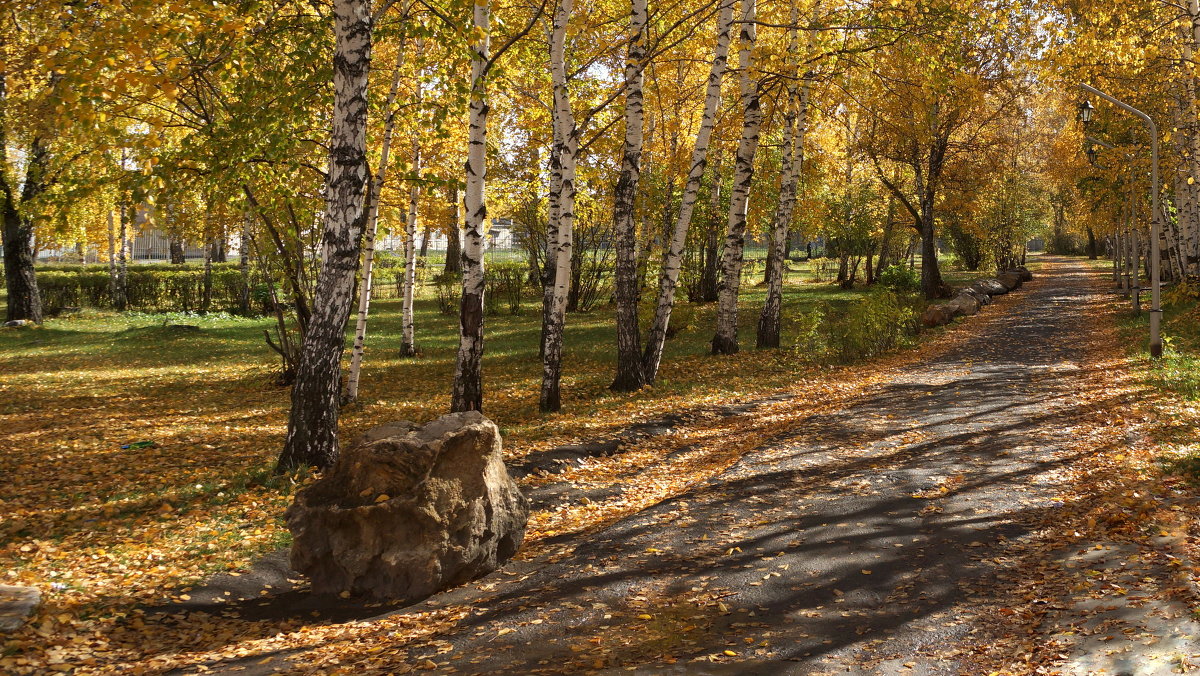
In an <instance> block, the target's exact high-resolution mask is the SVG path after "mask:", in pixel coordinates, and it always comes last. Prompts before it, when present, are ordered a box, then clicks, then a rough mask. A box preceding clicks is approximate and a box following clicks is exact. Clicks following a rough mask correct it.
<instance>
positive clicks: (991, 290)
mask: <svg viewBox="0 0 1200 676" xmlns="http://www.w3.org/2000/svg"><path fill="white" fill-rule="evenodd" d="M971 288H972V289H975V290H976V291H978V292H979V293H982V294H986V295H988V296H1003V295H1004V294H1006V293H1008V287H1006V286H1004V285H1003V284H1001V283H1000V282H999V281H997V280H995V279H987V278H984V279H977V280H975V282H974V283H973V284H971Z"/></svg>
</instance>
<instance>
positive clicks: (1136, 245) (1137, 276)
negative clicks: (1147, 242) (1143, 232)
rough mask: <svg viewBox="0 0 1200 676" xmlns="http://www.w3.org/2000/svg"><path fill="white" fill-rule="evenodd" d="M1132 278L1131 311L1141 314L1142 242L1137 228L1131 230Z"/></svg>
mask: <svg viewBox="0 0 1200 676" xmlns="http://www.w3.org/2000/svg"><path fill="white" fill-rule="evenodd" d="M1129 268H1130V271H1131V272H1130V274H1131V275H1132V279H1133V313H1134V314H1135V315H1140V314H1142V242H1141V240H1140V239H1139V238H1138V231H1137V228H1134V230H1133V263H1131V264H1130V266H1129Z"/></svg>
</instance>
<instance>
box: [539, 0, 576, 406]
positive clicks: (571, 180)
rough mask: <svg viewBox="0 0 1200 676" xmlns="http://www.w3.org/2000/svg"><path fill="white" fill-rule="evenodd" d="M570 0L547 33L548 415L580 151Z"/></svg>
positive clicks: (559, 354)
mask: <svg viewBox="0 0 1200 676" xmlns="http://www.w3.org/2000/svg"><path fill="white" fill-rule="evenodd" d="M572 5H574V0H558V6H557V7H556V8H554V19H553V26H552V28H551V32H550V73H551V80H552V82H553V84H554V127H556V131H557V133H556V134H554V137H556V139H554V140H556V145H557V148H556V149H554V152H556V154H557V156H558V158H559V162H560V166H562V187H560V192H559V195H558V227H557V228H554V234H556V241H554V246H553V249H552V250H547V261H546V264H547V265H552V269H553V271H554V276H553V279H554V287H553V291H552V293H551V303H550V313H548V316H547V317H546V319H547V322H546V340H545V351H544V352H545V354H544V355H542V360H541V364H542V369H541V396H540V397H539V407H540V408H541V411H542V412H547V413H552V412H556V411H559V409H562V407H563V401H562V391H560V381H562V375H563V328H564V324H565V322H566V300H568V294H569V292H570V285H571V252H572V249H574V234H575V190H576V189H575V164H576V157H577V155H578V148H580V139H578V128H577V127H576V125H575V113H574V110H572V109H571V98H570V94H569V91H568V89H566V24H568V22H569V20H570V17H571V8H572Z"/></svg>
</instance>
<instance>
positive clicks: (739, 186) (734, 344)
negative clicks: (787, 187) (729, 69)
mask: <svg viewBox="0 0 1200 676" xmlns="http://www.w3.org/2000/svg"><path fill="white" fill-rule="evenodd" d="M756 1H757V0H742V22H741V29H740V33H739V36H738V37H739V42H740V44H739V49H738V70H739V73H738V88H739V90H740V92H741V109H742V137H741V139H740V140H739V141H738V149H737V158H736V161H735V163H734V169H733V191H732V192H731V193H730V200H729V202H730V203H729V220H728V223H727V225H726V227H725V252H724V254H723V255H722V258H721V284H720V287H719V288H718V290H717V331H716V334H715V335H713V339H712V352H713V354H736V353H737V351H738V339H737V315H738V312H737V301H738V292H739V291H740V290H741V289H740V287H741V281H742V254H743V250H744V248H745V244H746V214H747V211H748V209H749V206H750V183H751V181H753V179H754V157H755V155H756V154H757V153H758V136H759V131H760V129H761V128H762V108H761V106H760V102H759V93H758V83H757V82H755V81H754V79H753V77H752V73H751V70H752V69H753V67H754V45H755V42H756V41H757V39H758V24H757V19H758V17H757V14H758V13H757V7H756Z"/></svg>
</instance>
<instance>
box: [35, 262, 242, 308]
mask: <svg viewBox="0 0 1200 676" xmlns="http://www.w3.org/2000/svg"><path fill="white" fill-rule="evenodd" d="M37 278H38V288H39V290H40V291H41V293H42V302H43V303H44V304H45V306H46V307H47V308H51V309H54V308H64V307H93V308H111V307H112V306H113V299H112V293H111V280H110V277H109V271H108V266H107V265H78V266H54V267H48V268H43V269H39V270H38V272H37ZM242 285H243V280H242V274H241V271H240V270H239V269H238V268H237V267H236V265H231V264H228V263H226V264H214V265H213V270H212V291H211V294H212V296H211V300H212V302H211V306H210V308H209V309H210V310H215V311H220V310H225V311H233V310H237V309H239V307H240V305H241V297H242V288H243V287H242ZM125 288H126V296H127V298H128V300H129V308H130V309H137V310H143V311H147V312H191V311H195V310H199V309H201V305H202V304H203V298H204V268H203V267H197V266H183V265H138V266H130V267H129V268H128V270H127V272H126V275H125Z"/></svg>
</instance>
